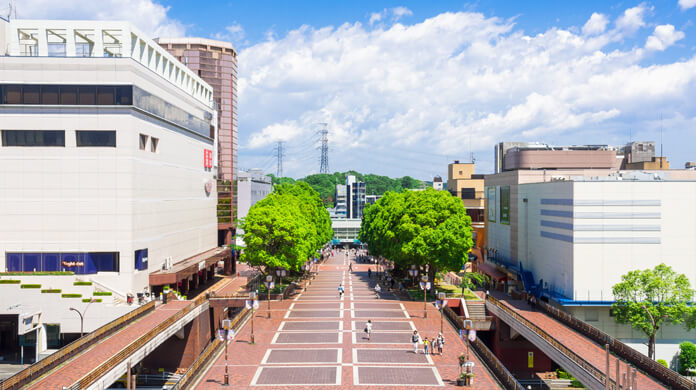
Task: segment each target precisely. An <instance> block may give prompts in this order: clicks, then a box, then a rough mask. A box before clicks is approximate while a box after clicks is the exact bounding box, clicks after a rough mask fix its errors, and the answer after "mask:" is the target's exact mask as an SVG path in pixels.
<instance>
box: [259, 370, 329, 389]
mask: <svg viewBox="0 0 696 390" xmlns="http://www.w3.org/2000/svg"><path fill="white" fill-rule="evenodd" d="M339 369H340V367H339V368H338V369H337V367H262V368H261V369H260V370H261V372H260V373H259V374H258V376H257V378H256V383H255V384H256V385H336V384H338V383H339V382H338V381H340V377H339V376H337V375H338V372H339Z"/></svg>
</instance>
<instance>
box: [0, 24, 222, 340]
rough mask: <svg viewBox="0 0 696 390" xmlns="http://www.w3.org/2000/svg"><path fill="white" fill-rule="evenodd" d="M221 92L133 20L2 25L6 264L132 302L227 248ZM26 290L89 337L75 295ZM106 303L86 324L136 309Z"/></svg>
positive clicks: (1, 208)
mask: <svg viewBox="0 0 696 390" xmlns="http://www.w3.org/2000/svg"><path fill="white" fill-rule="evenodd" d="M212 97H213V91H212V88H211V87H210V86H209V85H208V84H206V83H205V82H204V81H203V80H202V79H200V78H199V77H198V76H197V75H196V74H195V73H193V72H192V71H191V70H189V69H188V68H187V67H185V66H184V65H182V64H181V63H179V62H178V61H177V60H176V59H175V58H174V57H172V56H171V55H170V54H169V53H167V52H166V51H165V50H163V49H162V48H160V47H159V46H158V45H157V44H156V43H155V42H154V41H152V40H151V39H150V38H148V37H146V36H144V35H143V34H142V33H141V32H140V31H138V30H137V29H136V28H134V27H133V26H131V25H130V24H128V23H124V22H101V21H47V20H11V21H9V22H7V21H4V20H0V131H1V132H2V144H1V146H0V220H1V221H2V224H0V271H23V272H32V273H33V272H34V271H37V272H39V271H44V272H53V271H72V272H74V273H75V276H51V277H44V278H45V279H44V280H43V281H42V282H41V284H42V288H47V287H56V286H61V287H64V288H66V289H67V288H69V286H72V285H73V284H72V281H74V280H78V279H79V280H82V281H91V282H93V283H94V285H93V287H91V288H90V290H91V289H101V290H105V291H110V292H113V293H114V295H115V296H120V297H123V296H125V294H126V293H129V292H137V291H141V290H143V289H144V288H145V287H147V286H148V285H150V284H151V283H150V279H149V275H150V273H152V272H153V271H158V270H161V269H162V268H163V266H165V265H169V264H172V263H177V262H180V261H182V260H185V259H188V258H191V257H193V256H196V255H200V254H202V253H204V252H206V251H210V250H211V249H214V248H215V247H216V244H217V237H216V228H217V226H216V201H217V200H216V192H215V191H214V187H215V186H214V179H215V175H216V169H217V167H216V166H215V161H214V159H213V156H215V155H217V153H216V150H215V144H216V143H215V136H216V130H217V129H216V124H217V119H216V115H217V114H216V110H215V107H214V104H213V102H212ZM0 277H2V278H7V277H5V276H2V275H0ZM14 278H17V276H15V277H14ZM19 278H22V277H19ZM37 278H38V279H37ZM40 278H41V277H39V276H32V277H31V279H32V280H31V281H32V282H33V283H38V282H37V280H41V279H40ZM61 278H69V280H68V281H66V280H64V279H61ZM22 283H25V281H24V280H23V281H22ZM16 288H18V286H16V285H0V294H2V295H3V296H6V294H8V293H9V292H10V290H12V289H16ZM3 289H5V290H3ZM63 292H64V293H66V292H72V291H65V290H64V291H63ZM12 293H13V294H14V293H15V291H14V290H12ZM84 293H85V295H86V297H87V298H89V294H90V293H91V291H85V292H84ZM17 294H18V295H17V296H16V298H13V299H16V300H18V301H19V302H15V301H13V303H19V304H21V305H24V306H25V307H26V310H25V309H22V310H23V311H31V310H33V309H36V310H38V311H41V312H43V314H42V316H41V318H42V321H43V322H44V323H60V324H61V330H60V332H61V333H65V332H72V333H74V332H77V331H79V321H78V320H77V318H76V317H77V316H76V315H75V313H71V312H69V310H68V306H71V305H78V306H79V303H78V304H76V303H74V300H73V301H70V300H67V301H70V302H65V303H63V304H61V301H60V300H58V301H56V302H54V301H50V302H51V303H50V305H52V306H53V307H51V308H47V307H44V305H43V302H44V301H45V302H48V301H47V300H45V299H42V298H45V297H42V296H41V294H38V295H32V294H24V295H23V294H20V293H19V292H17ZM59 295H60V294H59ZM63 301H66V300H63ZM47 304H48V303H47ZM93 305H96V304H93ZM103 305H104V307H103V308H101V309H99V308H94V307H93V308H91V309H90V312H88V313H87V318H86V322H85V331H91V330H93V329H94V328H96V327H97V326H100V325H102V324H103V323H105V322H107V321H109V320H111V319H113V316H115V315H117V314H120V313H122V312H123V310H120V311H119V310H114V311H113V312H112V313H113V314H104V313H110V312H108V310H109V309H107V308H106V307H107V306H108V305H107V304H105V303H104V304H103ZM5 310H6V308H5V307H4V305H3V306H0V313H3V312H5ZM15 311H16V310H15Z"/></svg>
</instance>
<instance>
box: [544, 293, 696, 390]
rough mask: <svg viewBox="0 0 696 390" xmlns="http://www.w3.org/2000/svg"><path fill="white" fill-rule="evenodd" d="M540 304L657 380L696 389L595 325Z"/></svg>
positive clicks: (686, 388)
mask: <svg viewBox="0 0 696 390" xmlns="http://www.w3.org/2000/svg"><path fill="white" fill-rule="evenodd" d="M538 306H539V307H541V308H542V309H543V310H544V311H545V312H546V313H547V314H548V315H550V316H551V317H553V318H554V319H556V320H558V321H559V322H561V323H563V324H565V325H567V326H568V327H570V328H572V329H574V330H576V331H578V332H579V333H581V334H582V335H584V336H586V337H587V338H589V339H590V340H592V341H594V342H596V343H598V344H600V345H602V346H604V345H605V344H609V349H610V350H611V351H612V352H614V353H615V354H616V355H618V356H620V357H622V358H623V359H625V360H626V361H628V362H630V363H631V364H632V365H634V366H635V367H636V368H638V369H640V370H641V371H643V372H644V373H646V374H647V375H650V376H651V377H653V378H655V379H656V380H658V381H660V382H662V383H664V384H666V385H668V386H669V387H671V388H673V389H680V390H696V383H693V382H691V381H690V380H688V379H686V378H684V377H683V376H681V375H679V374H678V373H677V372H674V371H672V370H670V369H669V368H667V367H665V366H663V365H661V364H659V363H657V362H656V361H654V360H652V359H650V358H649V357H647V356H645V355H643V354H642V353H640V352H638V351H636V350H635V349H633V348H631V347H629V346H628V345H626V344H624V343H622V342H621V341H619V340H617V339H615V338H613V337H611V336H609V335H608V334H606V333H604V332H602V331H601V330H599V329H597V328H595V327H594V326H592V325H589V324H587V323H586V322H583V321H580V320H578V319H577V318H575V317H573V316H572V315H570V314H568V313H566V312H564V311H561V310H559V309H556V308H555V307H553V306H551V305H549V304H547V303H545V302H539V303H538Z"/></svg>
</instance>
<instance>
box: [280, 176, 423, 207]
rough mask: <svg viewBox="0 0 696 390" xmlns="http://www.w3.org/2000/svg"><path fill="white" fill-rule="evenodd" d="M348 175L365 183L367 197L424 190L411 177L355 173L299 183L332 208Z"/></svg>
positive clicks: (283, 180) (285, 179) (284, 179)
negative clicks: (308, 187)
mask: <svg viewBox="0 0 696 390" xmlns="http://www.w3.org/2000/svg"><path fill="white" fill-rule="evenodd" d="M347 175H354V176H355V177H356V178H357V180H358V181H364V182H365V187H366V191H367V195H382V194H384V193H385V192H387V191H397V192H399V191H402V190H404V189H414V188H423V182H422V181H420V180H416V179H414V178H412V177H410V176H404V177H401V178H396V179H392V178H390V177H387V176H379V175H373V174H362V173H358V172H355V171H348V172H334V173H322V174H316V175H309V176H307V177H303V178H302V179H298V180H297V181H304V182H306V183H307V184H309V185H310V186H312V188H314V189H315V190H316V191H317V192H318V193H319V196H320V197H321V200H322V201H324V204H325V205H327V206H331V205H333V202H334V195H335V192H336V184H345V183H346V176H347ZM268 176H270V177H271V179H273V184H278V183H294V182H295V179H293V178H291V177H276V176H275V175H273V174H269V175H268Z"/></svg>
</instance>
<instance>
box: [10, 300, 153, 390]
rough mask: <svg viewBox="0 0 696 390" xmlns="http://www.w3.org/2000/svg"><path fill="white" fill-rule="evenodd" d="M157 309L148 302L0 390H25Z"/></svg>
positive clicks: (37, 364)
mask: <svg viewBox="0 0 696 390" xmlns="http://www.w3.org/2000/svg"><path fill="white" fill-rule="evenodd" d="M154 309H155V302H154V301H153V302H148V303H147V304H145V305H143V306H140V307H139V308H137V309H135V310H133V311H131V312H129V313H126V314H124V315H123V316H121V317H119V318H117V319H115V320H113V321H111V322H109V323H108V324H106V325H104V326H102V327H100V328H98V329H96V330H95V331H94V332H91V333H89V334H87V335H86V336H84V337H81V338H79V339H77V340H75V341H73V342H72V343H70V344H68V345H66V346H65V347H63V348H61V349H59V350H58V351H57V352H55V353H53V354H52V355H50V356H47V357H46V358H44V359H42V360H40V361H39V362H37V363H34V364H32V365H31V366H29V367H27V368H25V369H24V370H22V371H20V372H18V373H16V374H15V375H13V376H11V377H9V378H7V379H6V380H5V381H4V382H2V384H0V390H15V389H20V388H23V387H24V386H26V385H28V384H29V383H31V382H32V381H34V380H35V379H37V378H39V377H41V376H43V375H45V374H46V373H48V372H49V371H51V370H52V369H54V368H55V367H57V366H58V365H60V364H62V363H65V362H66V361H67V360H70V359H72V358H74V357H75V356H76V355H77V354H78V353H80V352H82V351H84V350H85V349H87V348H89V347H91V346H92V345H94V344H95V343H97V342H99V341H101V340H103V339H105V338H107V337H109V336H111V335H112V334H113V333H115V332H116V331H118V330H120V329H122V328H123V327H125V326H126V325H128V324H130V323H131V322H133V321H136V320H137V319H139V318H140V317H142V316H144V315H145V314H147V313H149V312H151V311H153V310H154Z"/></svg>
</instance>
